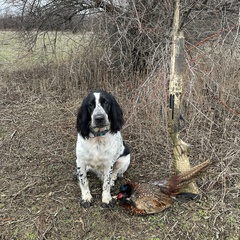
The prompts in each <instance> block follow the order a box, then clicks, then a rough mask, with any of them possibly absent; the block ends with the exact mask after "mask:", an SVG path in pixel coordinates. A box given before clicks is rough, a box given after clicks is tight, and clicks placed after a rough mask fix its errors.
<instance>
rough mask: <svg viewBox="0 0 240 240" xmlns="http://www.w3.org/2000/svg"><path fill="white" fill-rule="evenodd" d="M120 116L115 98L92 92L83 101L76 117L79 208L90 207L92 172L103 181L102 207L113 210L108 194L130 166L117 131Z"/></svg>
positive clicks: (126, 147)
mask: <svg viewBox="0 0 240 240" xmlns="http://www.w3.org/2000/svg"><path fill="white" fill-rule="evenodd" d="M123 124H124V119H123V112H122V109H121V108H120V106H119V104H118V102H117V101H116V99H115V97H114V96H113V95H111V94H110V93H108V92H106V91H94V92H91V93H89V95H88V96H87V97H85V98H84V100H83V102H82V105H81V107H80V109H79V111H78V114H77V124H76V125H77V132H78V135H77V144H76V156H77V159H76V163H77V178H78V180H79V186H80V190H81V194H82V195H81V201H80V203H81V205H82V207H89V206H91V205H92V201H93V198H92V195H91V192H90V189H89V183H88V179H87V172H88V171H92V172H94V173H95V174H96V175H97V176H98V177H99V178H100V179H101V180H102V181H103V186H102V206H103V207H112V206H113V202H114V201H113V200H112V196H111V193H110V190H111V188H112V187H113V186H114V182H115V180H116V179H117V178H118V177H121V176H122V175H123V173H124V172H125V171H126V170H127V168H128V166H129V164H130V149H129V147H128V145H127V144H125V143H124V141H123V139H122V135H121V133H120V130H121V129H122V126H123Z"/></svg>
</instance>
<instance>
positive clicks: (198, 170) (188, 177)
mask: <svg viewBox="0 0 240 240" xmlns="http://www.w3.org/2000/svg"><path fill="white" fill-rule="evenodd" d="M210 164H211V162H210V160H206V161H204V162H203V163H200V164H199V165H197V166H195V167H192V168H191V169H190V170H188V171H186V172H182V173H180V174H179V175H178V177H179V184H180V186H182V185H185V184H188V183H189V182H192V181H193V180H194V179H195V178H197V177H199V176H200V175H201V174H202V173H203V172H204V171H205V170H206V168H207V167H208V166H209V165H210Z"/></svg>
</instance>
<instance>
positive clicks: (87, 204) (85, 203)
mask: <svg viewBox="0 0 240 240" xmlns="http://www.w3.org/2000/svg"><path fill="white" fill-rule="evenodd" d="M92 204H93V201H92V200H91V201H86V200H81V201H80V205H81V207H83V208H89V207H91V206H92Z"/></svg>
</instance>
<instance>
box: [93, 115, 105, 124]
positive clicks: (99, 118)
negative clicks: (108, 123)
mask: <svg viewBox="0 0 240 240" xmlns="http://www.w3.org/2000/svg"><path fill="white" fill-rule="evenodd" d="M104 119H105V117H104V115H103V114H98V115H96V116H95V121H96V123H97V124H101V123H103V122H104Z"/></svg>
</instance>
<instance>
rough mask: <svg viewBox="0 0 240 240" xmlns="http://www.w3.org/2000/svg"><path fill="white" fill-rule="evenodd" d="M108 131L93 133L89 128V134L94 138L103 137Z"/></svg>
mask: <svg viewBox="0 0 240 240" xmlns="http://www.w3.org/2000/svg"><path fill="white" fill-rule="evenodd" d="M108 131H109V130H104V131H100V132H96V131H94V130H93V129H92V128H90V132H91V133H92V134H93V136H94V137H102V136H104V135H105V134H106V133H107V132H108Z"/></svg>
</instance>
